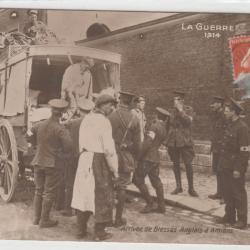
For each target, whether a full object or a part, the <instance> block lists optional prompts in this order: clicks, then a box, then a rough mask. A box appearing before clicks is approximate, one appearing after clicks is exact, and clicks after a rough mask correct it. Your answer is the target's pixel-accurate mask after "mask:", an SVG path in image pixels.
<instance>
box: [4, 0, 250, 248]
mask: <svg viewBox="0 0 250 250" xmlns="http://www.w3.org/2000/svg"><path fill="white" fill-rule="evenodd" d="M0 8H41V9H58V8H59V9H71V10H76V9H78V10H84V9H85V10H123V11H156V12H164V11H166V12H222V13H250V0H241V1H240V0H120V1H118V0H105V1H104V0H88V1H87V0H40V1H39V0H33V1H28V0H26V1H24V0H0ZM34 248H35V249H36V250H40V249H47V250H52V249H60V250H69V249H70V250H71V249H72V250H73V249H79V250H80V249H81V250H82V249H87V250H92V249H104V250H112V249H115V250H123V249H124V250H130V249H137V250H140V249H143V250H147V249H164V250H165V249H174V250H175V249H176V250H177V249H178V250H179V249H192V250H196V249H209V250H210V249H218V250H221V249H223V250H224V249H230V250H231V249H232V250H238V249H249V246H238V245H237V246H236V245H230V246H228V245H205V244H202V245H201V244H197V245H195V244H192V245H179V244H149V243H147V244H134V243H127V244H125V243H104V242H102V243H87V242H81V243H79V242H39V241H0V249H3V250H12V249H17V250H23V249H24V250H34Z"/></svg>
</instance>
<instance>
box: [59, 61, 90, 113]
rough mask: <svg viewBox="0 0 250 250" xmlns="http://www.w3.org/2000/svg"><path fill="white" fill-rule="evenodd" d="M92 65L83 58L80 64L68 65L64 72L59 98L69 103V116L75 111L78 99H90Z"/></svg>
mask: <svg viewBox="0 0 250 250" xmlns="http://www.w3.org/2000/svg"><path fill="white" fill-rule="evenodd" d="M92 65H93V62H92V60H91V59H89V58H83V59H82V60H81V61H80V62H78V63H75V64H72V65H70V66H69V67H68V68H67V69H66V70H65V72H64V75H63V79H62V87H61V98H62V99H65V100H68V101H69V103H70V112H71V113H72V114H71V115H73V114H74V113H75V112H76V111H77V108H78V100H79V98H81V97H85V98H86V99H92V93H93V89H92V85H93V84H92V75H91V72H90V67H91V66H92Z"/></svg>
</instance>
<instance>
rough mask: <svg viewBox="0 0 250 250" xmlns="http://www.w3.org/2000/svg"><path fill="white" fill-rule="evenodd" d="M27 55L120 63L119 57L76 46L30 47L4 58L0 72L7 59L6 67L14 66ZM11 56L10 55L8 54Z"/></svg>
mask: <svg viewBox="0 0 250 250" xmlns="http://www.w3.org/2000/svg"><path fill="white" fill-rule="evenodd" d="M27 53H28V56H29V57H36V58H38V59H39V57H41V58H44V57H46V56H50V57H52V58H53V56H54V57H57V56H76V57H82V56H85V57H90V58H93V59H99V60H105V61H109V62H113V63H118V64H119V63H120V61H121V55H120V54H117V53H113V52H109V51H105V50H100V49H95V48H89V47H84V46H79V45H78V46H76V45H61V44H59V45H58V44H56V45H54V44H53V45H51V44H46V45H32V46H29V47H26V48H24V49H22V50H21V51H20V52H19V53H17V54H15V55H13V56H9V57H7V55H6V57H5V58H4V59H3V58H2V60H1V61H0V70H2V69H3V68H5V66H6V59H7V58H8V65H11V64H15V63H17V62H19V61H22V60H24V59H25V58H26V56H27ZM9 54H11V53H9Z"/></svg>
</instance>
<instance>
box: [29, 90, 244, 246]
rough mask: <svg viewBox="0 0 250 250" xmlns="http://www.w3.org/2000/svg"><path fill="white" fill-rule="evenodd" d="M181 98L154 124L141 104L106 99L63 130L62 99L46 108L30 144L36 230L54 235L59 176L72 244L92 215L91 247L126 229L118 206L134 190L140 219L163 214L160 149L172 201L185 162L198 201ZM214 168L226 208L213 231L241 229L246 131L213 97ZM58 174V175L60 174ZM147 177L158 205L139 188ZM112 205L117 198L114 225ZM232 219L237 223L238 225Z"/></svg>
mask: <svg viewBox="0 0 250 250" xmlns="http://www.w3.org/2000/svg"><path fill="white" fill-rule="evenodd" d="M184 98H185V93H184V92H180V91H175V92H173V102H174V105H173V110H172V111H171V112H169V111H167V110H166V109H163V108H161V107H157V108H156V109H155V113H154V116H153V119H152V120H151V121H148V120H147V119H146V116H145V113H144V107H145V102H146V100H145V97H143V96H136V95H134V94H132V93H129V92H120V95H119V101H118V100H117V98H115V97H114V96H112V95H109V94H107V93H103V94H100V95H98V96H97V97H96V100H95V102H93V101H91V100H90V99H86V98H82V99H79V100H78V107H79V110H80V118H78V119H73V120H72V121H70V122H67V123H66V124H62V123H61V122H60V121H61V117H62V116H63V113H64V112H65V109H66V108H67V107H68V105H69V103H68V102H67V101H65V100H63V99H53V100H51V101H50V102H49V105H50V107H51V109H52V115H51V118H50V119H49V120H46V121H42V122H41V123H39V124H37V125H35V126H34V127H33V128H32V129H31V131H30V132H29V134H28V139H29V141H30V142H31V143H33V144H34V145H37V150H36V154H35V157H34V159H33V162H32V165H33V166H34V177H35V186H36V187H35V198H34V221H33V223H34V224H35V225H39V226H40V227H41V228H43V227H53V226H56V225H57V223H58V222H57V221H55V220H52V219H51V218H50V211H51V208H52V205H53V203H54V201H55V199H56V196H57V194H58V187H59V186H60V182H61V176H62V173H64V178H66V179H65V183H66V186H65V188H64V189H63V190H59V191H61V192H62V191H63V192H65V207H64V210H63V214H64V215H72V208H73V209H74V210H75V211H76V218H77V234H76V236H77V238H84V237H86V235H87V224H88V220H89V217H90V216H91V215H92V214H94V218H95V228H94V239H95V240H97V241H102V240H105V239H108V238H110V237H112V234H110V233H108V232H106V231H105V228H106V227H108V226H114V227H121V226H123V225H126V223H127V221H126V219H125V217H124V206H125V202H126V200H127V199H128V196H127V193H126V188H127V186H128V185H129V184H131V183H133V184H134V185H135V186H136V187H137V188H138V189H139V191H140V192H141V194H142V197H143V198H144V199H145V202H146V205H145V207H144V208H143V209H142V211H140V212H141V213H165V202H164V189H163V184H162V181H161V178H160V155H159V148H160V147H161V145H164V146H166V147H167V149H168V153H169V156H170V158H171V160H172V162H173V172H174V176H175V179H176V188H175V189H174V190H173V191H172V194H175V195H177V194H178V193H181V192H183V189H182V184H181V168H180V163H181V160H182V161H183V163H184V165H185V168H186V176H187V180H188V193H189V194H190V195H191V196H193V197H198V194H197V192H196V191H195V189H194V184H193V169H192V161H193V159H194V156H195V152H194V142H193V139H192V133H191V127H192V122H193V118H192V108H191V107H189V106H186V105H184ZM213 100H214V102H213V105H211V112H212V116H213V138H212V152H213V168H214V170H215V171H216V175H217V180H218V192H217V193H216V194H215V195H212V196H209V197H210V198H213V199H217V198H222V197H223V199H224V200H225V203H226V208H225V216H224V217H223V219H221V220H220V221H218V222H219V223H229V224H233V226H234V227H236V228H240V229H243V228H246V226H247V194H246V189H245V179H244V176H245V172H246V169H247V165H248V159H249V134H248V133H249V131H248V127H247V125H246V124H245V123H244V122H243V121H242V120H241V119H240V113H241V111H242V110H243V109H242V107H241V106H240V104H239V103H237V102H236V101H235V100H233V99H230V102H229V103H225V100H224V98H222V97H214V99H213ZM62 166H64V167H62ZM146 176H148V177H149V180H150V182H151V184H152V186H153V188H154V189H155V191H156V196H157V202H156V203H155V202H154V200H153V198H152V197H151V195H150V193H149V191H148V188H147V186H146V184H145V178H146ZM114 197H116V205H115V216H114V220H113V208H114V204H115V203H114V200H115V199H114ZM236 214H237V219H238V220H236Z"/></svg>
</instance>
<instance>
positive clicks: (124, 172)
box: [109, 105, 140, 188]
mask: <svg viewBox="0 0 250 250" xmlns="http://www.w3.org/2000/svg"><path fill="white" fill-rule="evenodd" d="M109 120H110V122H111V125H112V135H113V138H114V141H115V146H116V152H117V155H118V166H119V168H118V171H119V176H120V181H121V183H120V184H121V186H124V188H125V187H126V185H127V184H129V183H130V182H131V173H132V172H134V170H135V168H136V156H137V153H138V150H139V147H140V124H139V120H138V118H137V117H135V116H134V115H133V114H132V113H131V111H130V110H129V109H128V107H127V106H125V105H120V106H119V108H118V109H117V110H116V111H114V112H113V113H111V115H110V116H109ZM128 127H129V128H128ZM127 128H128V129H127ZM125 134H126V135H125ZM122 144H123V145H122Z"/></svg>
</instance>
